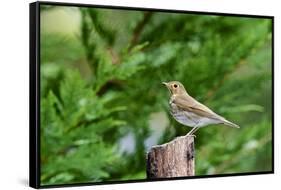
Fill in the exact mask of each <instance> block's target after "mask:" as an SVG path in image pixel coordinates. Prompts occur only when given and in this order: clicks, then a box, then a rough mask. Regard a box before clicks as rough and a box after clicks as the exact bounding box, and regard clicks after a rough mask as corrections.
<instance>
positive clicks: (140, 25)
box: [129, 12, 153, 51]
mask: <svg viewBox="0 0 281 190" xmlns="http://www.w3.org/2000/svg"><path fill="white" fill-rule="evenodd" d="M152 14H153V13H152V12H145V13H144V14H143V19H142V20H141V21H140V22H139V23H138V24H137V25H136V27H135V29H134V32H133V36H132V38H131V42H130V46H129V51H130V50H131V49H132V48H133V47H134V46H135V45H136V43H137V42H138V40H139V37H140V34H141V33H142V31H143V29H144V27H145V25H146V24H147V23H148V22H149V20H150V19H151V17H152Z"/></svg>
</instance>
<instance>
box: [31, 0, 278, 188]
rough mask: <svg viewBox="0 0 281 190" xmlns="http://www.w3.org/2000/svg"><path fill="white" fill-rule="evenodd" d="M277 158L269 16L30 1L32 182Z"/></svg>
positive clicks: (196, 172) (244, 171)
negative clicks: (275, 151)
mask: <svg viewBox="0 0 281 190" xmlns="http://www.w3.org/2000/svg"><path fill="white" fill-rule="evenodd" d="M163 84H164V85H163ZM199 102H200V103H199ZM224 119H225V120H224ZM227 122H230V123H227ZM231 126H232V127H231ZM195 127H198V128H196V132H195V130H194V131H192V133H189V132H190V131H191V130H193V129H195ZM238 127H239V128H238ZM198 129H199V130H198ZM193 132H194V133H193ZM187 134H188V135H187ZM273 166H274V162H273V17H272V16H261V15H238V14H227V13H211V12H194V11H190V10H189V11H186V10H181V11H180V10H160V9H149V8H135V7H134V8H133V7H116V6H101V5H98V6H97V5H87V4H74V3H55V2H35V3H31V4H30V186H32V187H35V188H40V187H61V186H78V185H93V184H108V183H124V182H125V183H127V182H146V181H157V180H176V179H190V178H202V177H214V176H234V175H250V174H267V173H273V168H274V167H273Z"/></svg>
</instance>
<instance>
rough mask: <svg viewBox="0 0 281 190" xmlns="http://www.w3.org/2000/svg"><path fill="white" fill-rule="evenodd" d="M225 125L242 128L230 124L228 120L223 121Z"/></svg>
mask: <svg viewBox="0 0 281 190" xmlns="http://www.w3.org/2000/svg"><path fill="white" fill-rule="evenodd" d="M223 124H224V125H227V126H229V127H235V128H240V127H239V126H238V125H236V124H235V123H232V122H230V121H228V120H226V119H224V120H223Z"/></svg>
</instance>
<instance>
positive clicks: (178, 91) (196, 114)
mask: <svg viewBox="0 0 281 190" xmlns="http://www.w3.org/2000/svg"><path fill="white" fill-rule="evenodd" d="M162 84H164V85H165V86H166V87H167V88H168V90H169V91H170V95H171V97H170V100H169V105H170V113H171V115H172V116H173V117H174V119H175V120H176V121H177V122H179V123H180V124H182V125H185V126H189V127H192V129H191V130H190V131H189V132H188V133H187V135H186V136H195V135H194V133H195V132H196V131H197V130H198V129H199V128H202V127H205V126H208V125H212V124H223V125H226V126H229V127H234V128H240V127H239V126H238V125H236V124H235V123H232V122H230V121H228V120H226V119H225V118H224V117H222V116H220V115H218V114H216V113H215V112H214V111H212V110H211V109H210V108H208V107H207V106H205V105H203V104H202V103H200V102H198V101H197V100H195V99H194V98H193V97H191V96H190V95H189V94H188V93H187V91H186V90H185V88H184V86H183V84H181V83H180V82H178V81H170V82H162ZM195 137H196V136H195Z"/></svg>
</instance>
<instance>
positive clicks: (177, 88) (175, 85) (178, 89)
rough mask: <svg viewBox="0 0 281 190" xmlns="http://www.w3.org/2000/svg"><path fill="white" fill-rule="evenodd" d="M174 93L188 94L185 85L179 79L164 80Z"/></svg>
mask: <svg viewBox="0 0 281 190" xmlns="http://www.w3.org/2000/svg"><path fill="white" fill-rule="evenodd" d="M162 84H164V85H165V86H166V87H167V88H168V90H169V91H170V93H171V94H172V95H180V94H186V93H187V92H186V90H185V88H184V86H183V85H182V84H181V83H180V82H178V81H170V82H162Z"/></svg>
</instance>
